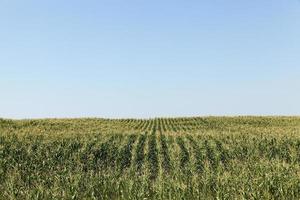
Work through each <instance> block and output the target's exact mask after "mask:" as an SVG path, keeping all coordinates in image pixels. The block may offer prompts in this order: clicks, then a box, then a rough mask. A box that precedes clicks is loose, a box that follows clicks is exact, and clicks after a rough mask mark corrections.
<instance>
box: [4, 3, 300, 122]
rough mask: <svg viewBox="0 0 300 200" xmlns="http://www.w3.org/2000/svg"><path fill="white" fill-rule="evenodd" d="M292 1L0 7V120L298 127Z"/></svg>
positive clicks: (298, 16) (299, 58) (296, 22)
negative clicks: (253, 120) (261, 121)
mask: <svg viewBox="0 0 300 200" xmlns="http://www.w3.org/2000/svg"><path fill="white" fill-rule="evenodd" d="M299 91H300V1H299V0H264V1H262V0H251V1H241V0H226V1H224V0H204V1H199V0H189V1H184V0H175V1H174V0H172V1H171V0H163V1H162V0H151V1H144V0H127V1H124V0H86V1H81V0H72V1H71V0H65V1H60V0H51V1H38V0H26V1H21V0H2V1H1V2H0V117H2V118H13V119H23V118H74V117H104V118H152V117H177V116H210V115H218V116H223V115H226V116H227V115H229V116H232V115H234V116H235V115H300V92H299Z"/></svg>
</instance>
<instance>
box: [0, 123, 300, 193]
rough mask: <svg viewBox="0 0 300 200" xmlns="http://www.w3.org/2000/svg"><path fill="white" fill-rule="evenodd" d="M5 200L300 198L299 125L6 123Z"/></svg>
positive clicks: (1, 161) (1, 169) (1, 157)
mask: <svg viewBox="0 0 300 200" xmlns="http://www.w3.org/2000/svg"><path fill="white" fill-rule="evenodd" d="M0 199H300V118H299V117H203V118H200V117H195V118H168V119H162V118H157V119H150V120H137V119H118V120H109V119H44V120H4V119H0Z"/></svg>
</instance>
